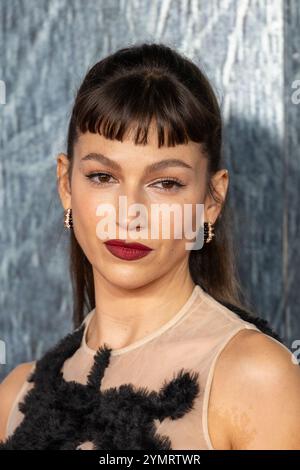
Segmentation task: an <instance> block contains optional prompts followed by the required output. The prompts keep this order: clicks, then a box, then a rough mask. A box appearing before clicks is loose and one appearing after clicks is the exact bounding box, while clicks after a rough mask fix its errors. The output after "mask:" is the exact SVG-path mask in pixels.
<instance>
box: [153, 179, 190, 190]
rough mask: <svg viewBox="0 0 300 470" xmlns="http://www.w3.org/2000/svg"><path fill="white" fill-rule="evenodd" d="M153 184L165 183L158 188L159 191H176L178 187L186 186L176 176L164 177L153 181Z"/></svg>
mask: <svg viewBox="0 0 300 470" xmlns="http://www.w3.org/2000/svg"><path fill="white" fill-rule="evenodd" d="M153 184H154V185H156V184H162V185H165V186H164V187H163V188H158V189H159V190H161V191H178V190H179V189H180V188H182V187H184V186H186V185H185V184H183V183H182V182H181V181H180V180H178V179H177V178H166V179H164V180H160V181H157V182H156V183H153Z"/></svg>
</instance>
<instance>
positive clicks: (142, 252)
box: [104, 240, 152, 261]
mask: <svg viewBox="0 0 300 470" xmlns="http://www.w3.org/2000/svg"><path fill="white" fill-rule="evenodd" d="M104 244H105V246H106V248H107V249H108V250H109V251H110V252H111V253H112V254H113V255H114V256H116V257H117V258H120V259H124V260H128V261H132V260H136V259H139V258H143V257H144V256H147V255H148V254H149V253H150V252H151V251H152V248H149V247H148V246H146V245H142V244H141V243H125V242H124V241H122V240H108V241H107V242H105V243H104Z"/></svg>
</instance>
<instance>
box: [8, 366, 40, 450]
mask: <svg viewBox="0 0 300 470" xmlns="http://www.w3.org/2000/svg"><path fill="white" fill-rule="evenodd" d="M33 364H34V362H24V363H22V364H19V365H18V366H17V367H15V368H14V369H13V370H12V371H11V372H10V373H9V374H8V375H7V376H6V377H5V379H4V380H3V381H2V382H1V384H0V441H4V440H5V439H6V426H7V421H8V417H9V413H10V410H11V408H12V406H13V404H14V401H15V398H16V397H17V394H18V393H19V391H20V389H21V387H22V385H23V383H24V382H25V381H26V379H27V376H28V374H29V372H30V370H31V368H32V366H33Z"/></svg>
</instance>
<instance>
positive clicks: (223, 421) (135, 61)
mask: <svg viewBox="0 0 300 470" xmlns="http://www.w3.org/2000/svg"><path fill="white" fill-rule="evenodd" d="M221 144H222V122H221V113H220V109H219V106H218V103H217V100H216V97H215V95H214V92H213V90H212V87H211V85H210V84H209V82H208V80H207V78H206V77H205V75H204V74H203V72H201V70H200V69H199V68H198V67H197V66H196V65H195V64H193V63H192V62H191V61H190V60H189V59H187V58H185V57H184V56H183V55H180V54H179V53H178V52H176V51H174V50H172V49H171V48H169V47H167V46H165V45H162V44H141V45H135V46H134V47H128V48H124V49H121V50H119V51H117V52H115V53H114V54H112V55H110V56H108V57H106V58H105V59H103V60H101V61H100V62H99V63H97V64H95V65H94V66H93V67H92V68H91V70H90V71H89V72H88V73H87V75H86V77H85V79H84V81H83V83H82V85H81V86H80V88H79V90H78V93H77V96H76V100H75V103H74V107H73V110H72V115H71V119H70V123H69V130H68V145H67V153H66V154H63V153H61V154H60V155H58V157H57V179H58V191H59V196H60V199H61V202H62V206H63V208H64V210H65V226H66V228H67V229H68V230H69V231H70V261H71V262H70V268H71V276H72V281H73V287H74V326H75V330H74V331H73V332H72V334H71V333H70V334H69V335H68V336H67V337H65V338H63V339H62V340H61V341H60V342H59V343H58V344H57V345H56V346H55V347H53V348H52V349H51V350H49V351H47V353H46V354H44V356H43V357H42V358H40V360H38V361H35V362H32V363H24V364H20V365H19V366H18V367H16V368H15V369H14V370H13V371H12V372H11V373H10V374H9V375H8V376H7V377H6V378H5V380H4V381H3V383H2V384H1V396H0V407H1V412H0V416H1V436H0V438H1V439H2V441H3V443H2V444H1V448H2V449H22V448H26V449H106V450H107V449H198V450H199V449H299V448H300V420H299V419H298V418H297V417H298V416H299V415H300V393H299V392H300V371H299V367H298V364H296V363H295V361H294V360H293V359H294V357H293V355H292V353H291V351H289V349H288V348H287V347H286V346H284V345H283V344H282V343H281V342H280V339H279V337H278V336H277V335H276V334H275V333H274V332H273V331H272V330H271V329H270V328H269V327H268V325H267V323H266V322H265V321H263V320H261V319H259V318H257V317H254V316H252V315H251V314H250V313H249V312H247V311H246V310H245V308H244V307H243V305H242V303H241V300H240V298H241V295H240V294H241V290H240V287H239V285H238V281H237V279H236V276H235V268H234V266H235V265H234V259H233V254H232V248H231V243H230V236H229V235H230V229H231V227H230V225H229V224H228V221H229V220H230V217H229V210H228V204H227V191H228V172H227V170H226V169H224V168H223V162H222V159H221ZM121 196H123V197H125V198H126V203H127V207H135V206H132V204H139V205H140V206H139V207H142V210H141V212H140V213H139V216H140V217H136V214H134V213H133V212H130V211H128V212H127V211H125V212H123V213H122V215H121V216H120V210H119V217H117V218H116V217H115V218H114V217H112V218H108V220H106V222H110V224H108V225H110V231H109V232H108V236H107V237H105V236H104V235H105V233H106V234H107V232H105V230H104V226H103V225H101V223H100V222H101V220H105V219H103V218H102V216H103V215H104V212H102V209H103V208H106V209H107V208H109V210H110V216H112V215H115V214H114V211H113V209H115V210H116V212H118V209H120V207H121ZM163 204H165V205H166V206H167V207H170V206H172V205H174V207H176V208H177V210H178V209H182V213H184V207H185V205H186V206H189V207H190V208H191V212H190V213H189V214H190V218H189V217H187V220H189V221H190V222H191V223H192V227H195V223H196V229H195V231H194V232H193V233H194V234H196V235H195V236H197V240H198V235H199V234H201V233H202V236H203V242H204V243H201V239H200V246H199V245H198V244H197V245H196V244H193V245H192V249H190V248H188V246H189V245H188V243H187V242H188V240H191V238H190V237H189V236H188V235H189V232H186V231H184V235H183V236H182V237H178V236H175V235H178V232H179V231H180V230H179V229H182V228H183V222H179V224H178V220H180V219H176V218H175V217H174V218H173V219H172V221H170V219H168V217H166V214H165V213H163V214H162V215H161V219H155V216H154V213H152V212H151V210H152V208H153V207H155V206H156V205H163ZM199 206H200V207H202V208H203V219H202V220H204V222H205V223H204V224H202V226H200V229H201V230H202V229H203V226H204V234H203V230H202V232H201V230H200V229H199V231H198V228H199V226H197V209H196V208H197V207H199ZM143 209H145V211H144V210H143ZM141 213H142V214H141ZM129 214H130V215H129ZM133 215H134V216H133ZM181 220H182V219H181ZM161 221H162V224H161V225H160V226H159V230H158V237H156V238H154V237H151V236H146V232H147V229H151V230H152V229H153V228H157V226H158V222H161ZM178 225H179V226H178ZM166 226H169V228H170V229H171V232H170V233H171V235H170V236H166V237H164V236H163V230H162V228H163V227H164V228H165V227H166ZM192 227H190V228H192ZM197 227H198V228H197ZM112 228H116V229H117V230H116V232H115V233H114V232H113V231H112V230H111V229H112ZM134 231H135V235H137V234H138V235H140V238H139V239H138V240H137V239H136V238H134V237H133V235H134ZM150 233H151V234H152V232H150ZM148 235H149V231H148ZM195 236H194V238H195ZM194 238H193V239H192V240H193V242H195V241H196V240H195V239H194ZM135 240H137V241H135ZM129 243H140V244H142V246H141V245H135V246H133V245H130V244H129ZM18 406H20V409H18Z"/></svg>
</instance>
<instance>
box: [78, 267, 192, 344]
mask: <svg viewBox="0 0 300 470" xmlns="http://www.w3.org/2000/svg"><path fill="white" fill-rule="evenodd" d="M94 282H95V301H96V307H95V315H94V316H93V318H92V319H91V322H90V324H89V328H88V332H87V336H86V342H87V345H88V346H89V347H90V348H91V349H94V350H97V349H98V348H99V347H100V346H101V345H103V344H104V343H106V344H108V345H109V347H111V348H112V349H120V348H124V347H126V346H128V345H130V344H131V343H133V342H135V341H138V340H140V339H142V338H143V337H144V336H146V335H148V334H150V333H152V332H153V331H155V330H157V329H158V328H160V327H161V326H162V325H164V324H165V323H166V322H168V321H169V320H170V319H171V318H172V317H173V316H174V315H175V314H176V313H177V312H178V311H179V310H180V308H181V307H182V306H183V305H184V304H185V302H186V301H187V300H188V298H189V297H190V295H191V294H192V292H193V289H194V287H195V283H194V282H193V280H192V279H191V277H190V275H189V273H188V274H186V275H185V276H180V275H179V273H177V274H176V275H175V276H173V277H172V278H171V279H165V278H164V279H162V278H160V279H159V280H157V281H155V282H152V283H150V284H147V285H146V286H142V287H137V288H131V289H128V288H124V287H120V286H116V285H113V284H111V283H108V282H107V280H105V279H104V278H103V277H102V276H101V277H100V275H99V274H98V273H96V272H94ZM174 294H175V295H174Z"/></svg>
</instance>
